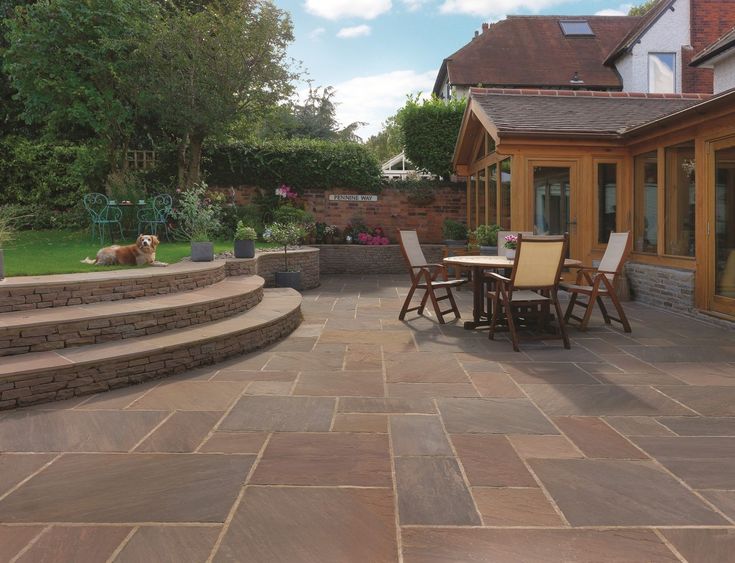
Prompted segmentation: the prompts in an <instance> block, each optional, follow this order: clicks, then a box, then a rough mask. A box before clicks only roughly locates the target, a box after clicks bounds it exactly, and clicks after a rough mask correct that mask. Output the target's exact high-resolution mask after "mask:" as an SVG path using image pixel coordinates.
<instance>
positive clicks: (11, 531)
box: [0, 525, 44, 561]
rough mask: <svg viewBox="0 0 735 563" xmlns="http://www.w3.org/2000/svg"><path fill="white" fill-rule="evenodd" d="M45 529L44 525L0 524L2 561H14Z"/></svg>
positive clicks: (0, 557) (0, 558)
mask: <svg viewBox="0 0 735 563" xmlns="http://www.w3.org/2000/svg"><path fill="white" fill-rule="evenodd" d="M43 530H44V526H3V525H0V561H12V559H13V557H15V556H16V555H18V553H19V552H20V551H21V550H22V549H23V548H24V547H25V546H26V545H28V544H29V543H30V541H31V540H32V539H33V538H35V537H36V536H37V535H38V534H40V533H41V532H42V531H43Z"/></svg>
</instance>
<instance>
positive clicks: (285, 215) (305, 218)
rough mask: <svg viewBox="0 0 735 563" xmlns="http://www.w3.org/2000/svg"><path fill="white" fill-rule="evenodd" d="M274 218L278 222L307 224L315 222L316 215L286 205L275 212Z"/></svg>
mask: <svg viewBox="0 0 735 563" xmlns="http://www.w3.org/2000/svg"><path fill="white" fill-rule="evenodd" d="M273 220H274V221H275V222H276V223H300V224H302V225H306V224H309V223H313V222H314V216H313V215H312V214H311V213H309V212H308V211H304V210H303V209H299V208H298V207H291V206H290V205H284V206H283V207H279V208H278V209H276V210H275V211H274V212H273Z"/></svg>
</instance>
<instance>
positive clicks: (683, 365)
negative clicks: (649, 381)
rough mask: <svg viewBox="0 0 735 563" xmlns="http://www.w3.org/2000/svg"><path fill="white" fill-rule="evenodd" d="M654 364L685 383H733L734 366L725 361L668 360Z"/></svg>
mask: <svg viewBox="0 0 735 563" xmlns="http://www.w3.org/2000/svg"><path fill="white" fill-rule="evenodd" d="M654 365H655V366H656V367H657V368H658V369H660V370H661V371H663V372H664V373H668V374H669V375H672V376H673V377H675V378H677V379H679V380H680V381H683V382H684V383H686V384H687V385H695V386H698V385H714V386H718V385H722V386H731V385H735V368H734V367H733V366H731V365H730V364H727V363H715V362H708V363H701V362H678V363H676V362H669V363H657V364H654Z"/></svg>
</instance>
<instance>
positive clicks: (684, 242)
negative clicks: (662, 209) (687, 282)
mask: <svg viewBox="0 0 735 563" xmlns="http://www.w3.org/2000/svg"><path fill="white" fill-rule="evenodd" d="M665 189H666V231H665V233H664V235H665V242H666V254H672V255H674V256H694V217H695V214H694V197H695V192H694V141H690V142H688V143H682V144H681V145H677V146H674V147H666V187H665Z"/></svg>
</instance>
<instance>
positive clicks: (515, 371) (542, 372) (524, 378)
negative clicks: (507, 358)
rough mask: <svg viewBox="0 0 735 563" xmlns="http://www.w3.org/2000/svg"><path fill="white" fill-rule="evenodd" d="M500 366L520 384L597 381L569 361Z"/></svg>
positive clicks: (503, 364) (590, 383)
mask: <svg viewBox="0 0 735 563" xmlns="http://www.w3.org/2000/svg"><path fill="white" fill-rule="evenodd" d="M501 367H502V368H503V369H504V370H505V371H506V373H508V375H510V377H511V378H512V379H513V380H514V381H515V382H516V383H522V384H534V383H542V384H557V385H562V384H568V383H577V384H581V385H583V384H587V385H594V384H596V383H598V381H597V379H595V378H594V377H592V376H591V375H590V374H588V373H587V372H586V371H584V370H583V369H581V368H579V367H577V366H576V365H575V364H573V363H571V362H524V363H502V364H501Z"/></svg>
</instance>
